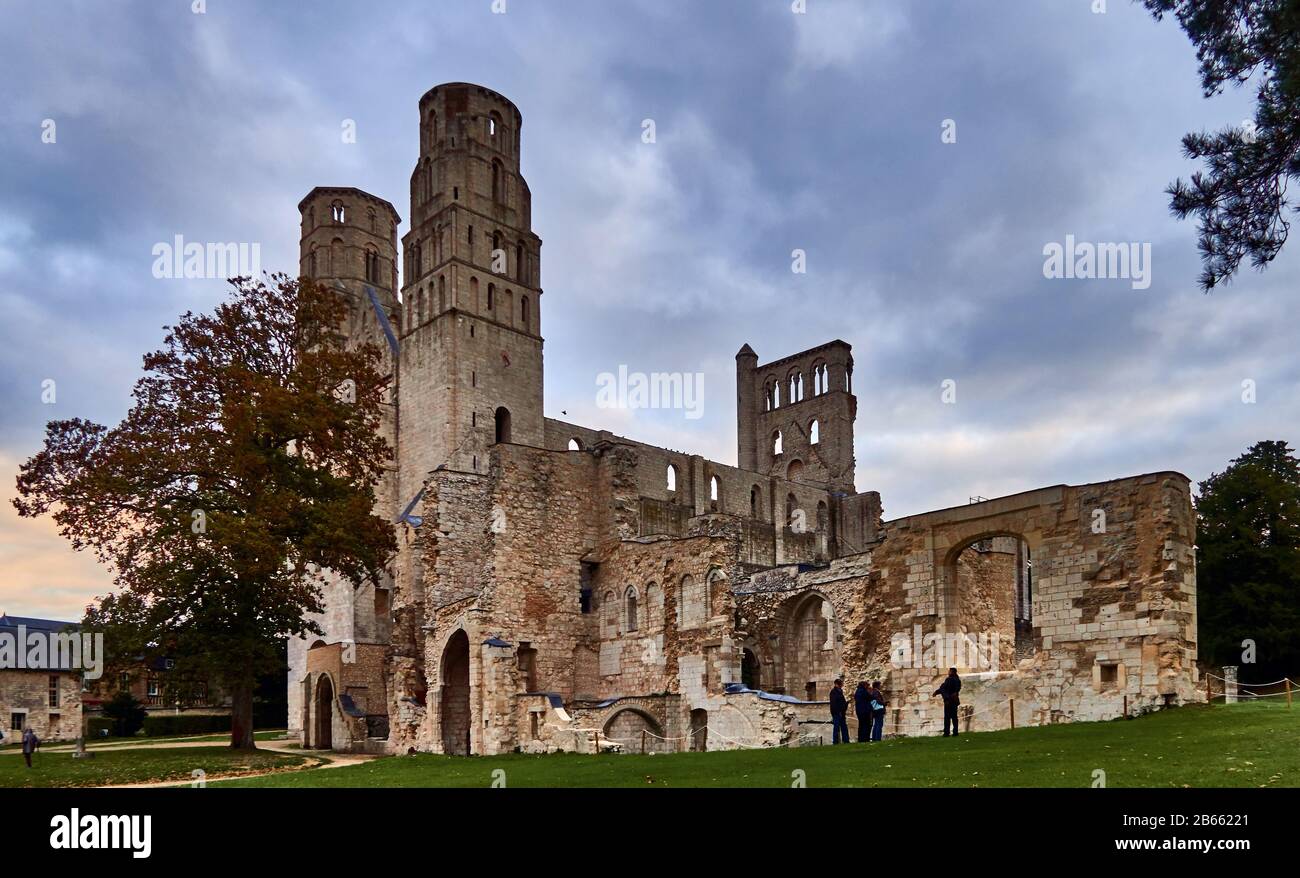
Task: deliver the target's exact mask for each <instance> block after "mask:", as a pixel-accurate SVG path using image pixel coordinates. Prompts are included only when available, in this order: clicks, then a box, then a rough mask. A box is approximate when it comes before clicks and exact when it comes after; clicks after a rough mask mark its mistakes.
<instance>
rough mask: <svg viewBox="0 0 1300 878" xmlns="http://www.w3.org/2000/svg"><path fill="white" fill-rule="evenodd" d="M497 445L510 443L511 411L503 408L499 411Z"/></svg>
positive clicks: (497, 416) (497, 415) (497, 417)
mask: <svg viewBox="0 0 1300 878" xmlns="http://www.w3.org/2000/svg"><path fill="white" fill-rule="evenodd" d="M496 421H497V444H498V445H499V444H501V443H505V444H507V445H508V444H509V443H510V409H508V408H506V407H505V406H502V407H501V408H499V409H497V413H496Z"/></svg>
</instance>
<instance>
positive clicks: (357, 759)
mask: <svg viewBox="0 0 1300 878" xmlns="http://www.w3.org/2000/svg"><path fill="white" fill-rule="evenodd" d="M292 743H293V742H292V741H274V742H264V746H262V747H261V748H260V749H265V750H274V751H275V752H276V753H284V754H286V755H290V756H304V757H306V758H307V759H310V760H312V761H311V762H309V763H308V764H306V765H300V766H298V767H297V768H289V769H285V768H281V769H272V770H271V771H252V772H249V773H247V774H231V775H225V776H221V775H214V776H213V777H209V778H206V780H208V781H219V780H243V779H244V778H248V777H265V776H266V775H268V774H287V773H290V772H294V771H322V770H325V769H328V768H342V767H343V766H345V765H360V764H361V763H363V762H370V761H371V760H372V759H378V758H379V757H377V756H370V755H368V754H362V753H330V754H329V755H328V756H324V755H317V753H316V752H313V751H311V750H306V751H304V750H302V749H301V748H298V747H290V746H288V745H289V744H292ZM274 744H280V745H282V746H278V747H277V746H273V745H274ZM160 746H164V745H160ZM218 746H224V745H218ZM193 784H194V781H192V780H169V781H161V782H158V783H125V784H110V785H107V786H105V787H102V789H132V788H138V789H149V788H153V787H188V786H192V785H193Z"/></svg>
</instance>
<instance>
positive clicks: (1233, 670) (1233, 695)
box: [1223, 665, 1237, 704]
mask: <svg viewBox="0 0 1300 878" xmlns="http://www.w3.org/2000/svg"><path fill="white" fill-rule="evenodd" d="M1223 703H1224V704H1236V703H1237V666H1236V665H1228V666H1226V667H1225V668H1224V669H1223Z"/></svg>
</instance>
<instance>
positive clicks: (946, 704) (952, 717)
mask: <svg viewBox="0 0 1300 878" xmlns="http://www.w3.org/2000/svg"><path fill="white" fill-rule="evenodd" d="M959 692H961V677H958V676H957V669H956V668H949V669H948V676H947V677H945V678H944V681H943V682H942V683H940V684H939V688H938V689H935V690H934V695H942V696H943V736H944V737H945V738H946V737H948V723H949V722H951V723H952V736H953V737H954V738H955V737H957V706H958V705H959V704H961V698H959V697H958V695H957V693H959ZM934 695H931V696H930V697H931V698H933V697H934Z"/></svg>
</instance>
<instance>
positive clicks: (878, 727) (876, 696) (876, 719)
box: [871, 680, 889, 741]
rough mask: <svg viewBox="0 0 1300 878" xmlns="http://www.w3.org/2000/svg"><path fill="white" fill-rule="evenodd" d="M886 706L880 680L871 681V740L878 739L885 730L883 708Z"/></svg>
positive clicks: (887, 704)
mask: <svg viewBox="0 0 1300 878" xmlns="http://www.w3.org/2000/svg"><path fill="white" fill-rule="evenodd" d="M888 706H889V703H888V702H887V701H885V693H884V692H882V691H880V681H879V680H875V681H873V682H872V683H871V740H873V741H879V740H880V737H881V735H883V734H884V732H885V708H886V707H888Z"/></svg>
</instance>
